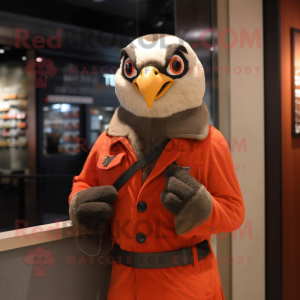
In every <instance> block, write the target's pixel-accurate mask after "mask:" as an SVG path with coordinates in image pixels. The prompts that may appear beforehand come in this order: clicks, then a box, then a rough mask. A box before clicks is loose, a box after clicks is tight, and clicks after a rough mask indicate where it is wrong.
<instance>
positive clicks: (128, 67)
mask: <svg viewBox="0 0 300 300" xmlns="http://www.w3.org/2000/svg"><path fill="white" fill-rule="evenodd" d="M123 69H124V74H125V75H126V77H128V78H133V77H135V76H136V75H137V70H136V69H135V67H134V66H133V63H132V62H131V60H130V58H129V57H128V58H127V59H126V60H125V62H124V65H123Z"/></svg>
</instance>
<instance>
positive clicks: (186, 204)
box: [160, 165, 213, 234]
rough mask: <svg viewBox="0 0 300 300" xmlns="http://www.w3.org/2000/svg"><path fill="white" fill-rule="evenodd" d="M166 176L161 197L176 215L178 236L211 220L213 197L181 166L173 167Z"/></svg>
mask: <svg viewBox="0 0 300 300" xmlns="http://www.w3.org/2000/svg"><path fill="white" fill-rule="evenodd" d="M164 174H165V177H166V182H165V187H166V190H164V191H163V192H162V193H161V196H160V198H161V201H162V204H163V205H164V207H165V208H166V209H168V210H169V211H170V212H171V213H172V214H174V215H175V230H176V232H177V234H185V233H187V232H189V231H190V230H192V229H193V228H194V227H197V226H199V225H201V224H203V223H204V222H205V221H206V220H207V219H208V218H209V216H210V214H211V211H212V208H213V201H212V198H211V195H210V193H209V192H208V191H207V190H206V188H205V186H204V185H202V184H201V183H199V182H198V181H197V180H196V179H195V178H194V177H193V176H192V175H190V174H189V172H188V171H187V170H186V169H183V168H181V167H180V166H173V165H171V166H169V167H168V168H167V169H166V170H165V173H164Z"/></svg>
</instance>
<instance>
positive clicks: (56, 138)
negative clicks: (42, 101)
mask: <svg viewBox="0 0 300 300" xmlns="http://www.w3.org/2000/svg"><path fill="white" fill-rule="evenodd" d="M43 111H44V128H43V137H44V140H43V148H44V149H43V152H44V154H57V153H61V154H76V153H78V151H79V148H78V138H79V127H80V120H79V113H80V107H79V106H78V105H73V104H66V103H55V104H49V105H45V106H44V107H43Z"/></svg>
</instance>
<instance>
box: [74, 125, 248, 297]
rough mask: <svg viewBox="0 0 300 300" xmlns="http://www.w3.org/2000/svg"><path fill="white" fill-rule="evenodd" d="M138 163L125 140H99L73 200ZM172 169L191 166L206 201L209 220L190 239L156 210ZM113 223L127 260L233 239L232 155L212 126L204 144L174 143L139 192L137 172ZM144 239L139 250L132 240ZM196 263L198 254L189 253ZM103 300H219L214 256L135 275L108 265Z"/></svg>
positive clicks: (240, 211) (238, 212) (237, 216)
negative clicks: (227, 235)
mask: <svg viewBox="0 0 300 300" xmlns="http://www.w3.org/2000/svg"><path fill="white" fill-rule="evenodd" d="M105 155H109V156H111V155H114V156H116V158H115V159H114V161H115V162H114V164H113V165H111V166H109V167H103V166H102V161H103V159H104V156H105ZM135 161H136V156H135V154H134V151H133V149H132V147H131V146H130V144H129V142H128V140H127V139H126V138H116V137H111V136H109V135H107V134H106V133H105V132H104V133H103V134H101V136H100V137H99V139H98V140H97V142H96V143H95V145H94V147H93V149H92V150H91V153H90V155H89V157H88V159H87V161H86V163H85V165H84V167H83V170H82V172H81V174H80V175H79V176H76V177H75V178H74V183H73V189H72V193H71V195H70V198H69V201H70V200H71V198H72V196H73V195H74V194H75V193H76V192H78V191H80V190H83V189H86V188H89V187H93V186H99V185H100V186H102V185H112V184H113V183H114V182H115V180H116V179H117V178H118V177H119V176H120V175H121V174H122V173H123V172H124V171H125V170H126V169H127V168H128V167H129V166H130V165H132V164H133V163H134V162H135ZM174 161H176V162H177V163H178V164H179V165H181V166H189V167H191V169H190V174H191V175H193V176H194V177H195V178H196V179H197V180H198V181H199V182H201V183H202V184H203V185H204V186H205V187H206V188H207V190H208V191H209V192H210V194H211V195H212V199H213V210H212V213H211V216H210V218H209V219H208V220H207V221H206V222H205V223H204V224H203V225H200V226H198V227H196V228H195V229H193V230H192V231H190V232H189V233H187V234H185V235H183V236H179V235H177V234H176V232H175V223H174V215H173V214H171V213H170V212H169V211H168V210H167V209H166V208H165V207H164V206H163V205H162V203H161V200H160V194H161V192H162V191H163V190H164V189H165V187H164V185H165V177H164V175H163V171H164V170H165V168H166V167H167V166H168V165H170V164H172V162H174ZM140 201H145V202H146V203H147V205H148V208H147V210H146V211H145V212H139V211H138V210H137V203H138V202H140ZM114 206H115V216H114V217H113V218H112V219H111V220H110V226H111V229H112V240H113V243H117V244H119V245H120V247H121V248H122V249H124V250H127V251H132V252H140V253H143V252H145V253H146V252H148V253H149V252H164V251H172V250H175V249H180V248H184V247H192V246H194V245H196V244H198V243H200V242H201V241H203V240H205V239H207V240H208V241H209V242H210V236H211V234H214V233H218V232H229V231H234V230H236V229H238V228H239V227H240V225H241V224H242V222H243V220H244V214H245V212H244V204H243V199H242V194H241V190H240V187H239V183H238V181H237V178H236V175H235V170H234V166H233V163H232V158H231V154H230V151H229V148H228V145H227V143H226V141H225V139H224V137H223V136H222V134H221V133H220V132H219V131H218V130H217V129H215V128H214V127H213V126H210V131H209V135H208V137H207V138H206V139H205V140H203V141H201V140H191V139H184V138H178V139H172V140H171V141H170V143H169V144H168V145H167V147H166V148H165V150H164V152H163V153H162V154H161V156H160V158H159V160H158V161H157V163H156V164H155V166H154V168H153V170H152V172H151V174H150V175H149V177H148V178H147V180H146V182H145V183H144V184H143V185H142V171H141V170H140V171H138V172H137V173H136V174H135V175H134V176H133V177H132V178H131V179H130V180H129V181H128V182H127V183H126V184H125V186H123V187H122V188H121V189H120V191H119V193H118V198H117V200H116V202H115V204H114ZM137 233H144V234H145V235H146V237H147V238H146V241H145V242H144V243H143V244H139V243H138V242H137V241H136V234H137ZM193 253H194V258H196V256H195V254H196V251H195V249H194V247H193ZM108 299H109V300H112V299H124V300H134V299H143V300H148V299H149V300H150V299H151V300H153V299H164V300H168V299H172V300H173V299H183V300H184V299H189V300H193V299H195V300H196V299H211V300H223V299H224V295H223V292H222V287H221V281H220V277H219V272H218V266H217V261H216V258H215V255H214V253H213V251H211V252H210V254H209V255H208V256H207V257H206V258H205V259H204V260H202V261H200V262H198V261H196V262H195V263H194V264H190V265H188V266H176V267H171V268H161V269H134V268H130V267H127V266H124V265H121V264H118V263H116V262H114V263H113V269H112V274H111V283H110V287H109V294H108Z"/></svg>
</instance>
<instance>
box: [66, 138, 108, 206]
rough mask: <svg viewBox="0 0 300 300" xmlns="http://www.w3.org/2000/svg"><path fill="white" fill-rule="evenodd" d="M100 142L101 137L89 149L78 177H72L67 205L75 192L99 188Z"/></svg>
mask: <svg viewBox="0 0 300 300" xmlns="http://www.w3.org/2000/svg"><path fill="white" fill-rule="evenodd" d="M102 140H103V139H102V135H101V136H100V137H99V138H98V140H97V141H96V143H95V145H94V146H93V148H92V149H91V152H90V154H89V156H88V157H87V159H86V161H85V164H84V166H83V168H82V171H81V173H80V174H79V176H75V177H74V179H73V186H72V191H71V194H70V196H69V204H70V202H71V199H72V197H73V196H74V195H75V194H76V193H77V192H80V191H82V190H84V189H87V188H90V187H94V186H99V181H98V170H97V162H98V157H99V153H98V152H99V151H98V149H99V146H100V145H101V143H102Z"/></svg>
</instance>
